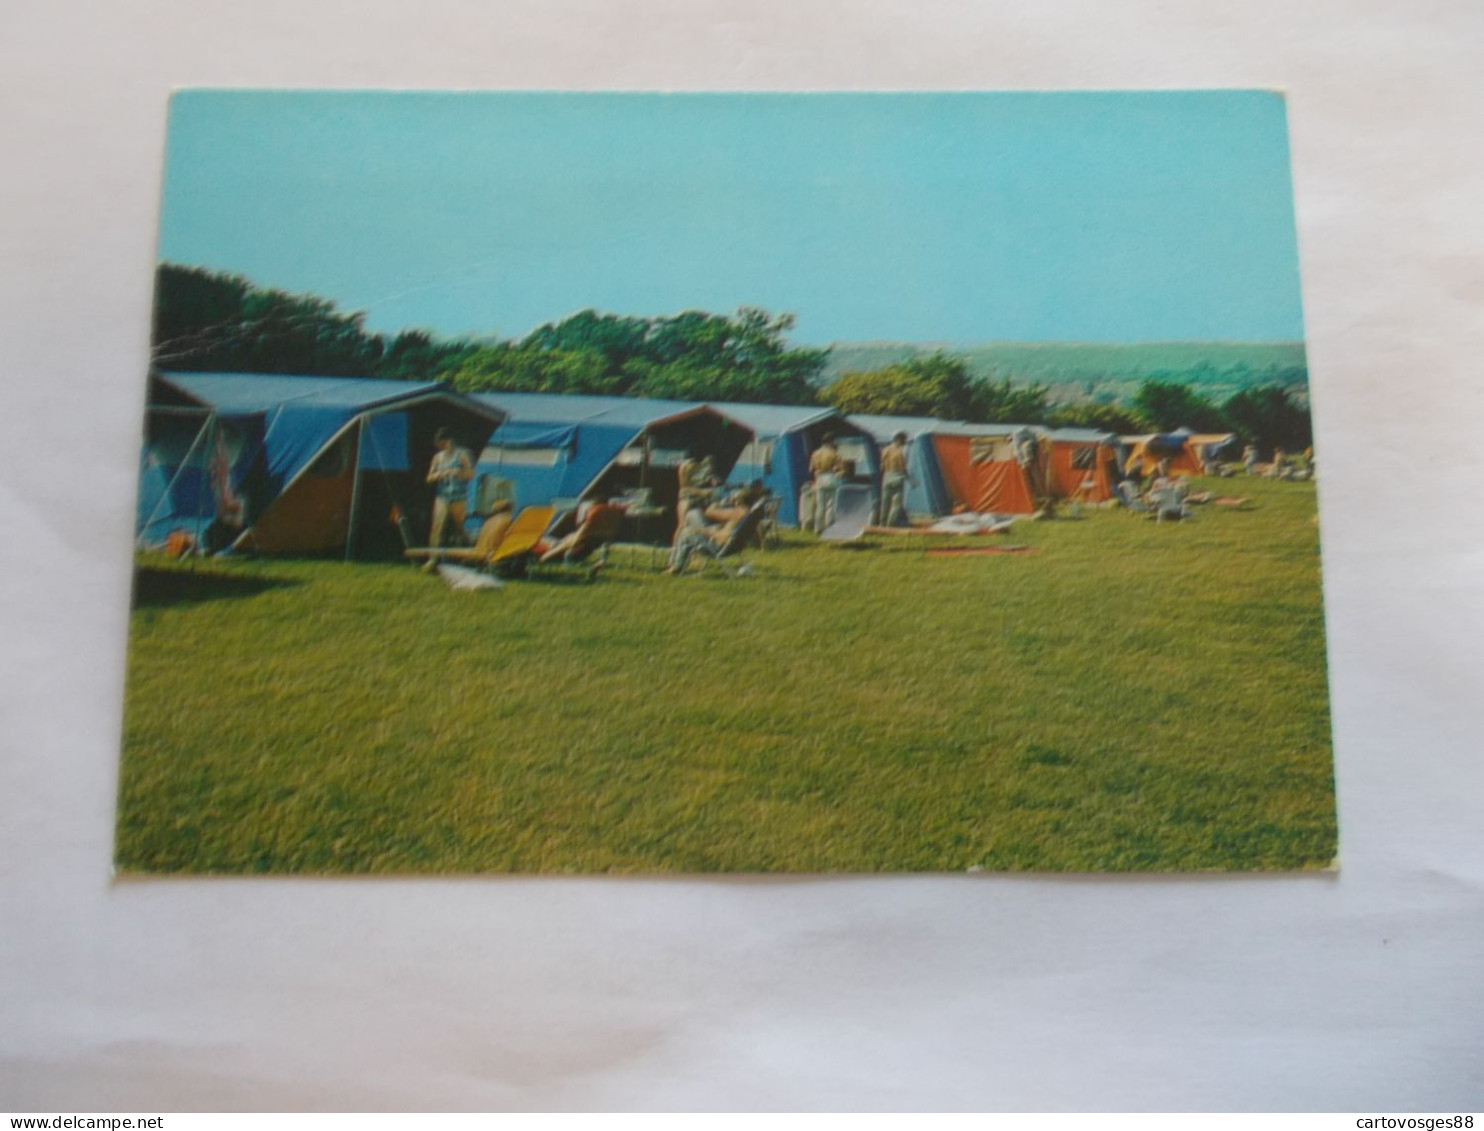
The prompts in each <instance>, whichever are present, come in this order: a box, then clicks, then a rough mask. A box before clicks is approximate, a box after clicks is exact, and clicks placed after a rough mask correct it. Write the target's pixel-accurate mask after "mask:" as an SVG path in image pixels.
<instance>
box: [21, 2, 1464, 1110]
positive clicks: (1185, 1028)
mask: <svg viewBox="0 0 1484 1131" xmlns="http://www.w3.org/2000/svg"><path fill="white" fill-rule="evenodd" d="M1481 48H1484V7H1481V6H1480V5H1479V4H1478V3H1477V0H1455V2H1451V3H1450V2H1439V3H1429V2H1427V0H1413V2H1407V3H1403V2H1396V3H1379V2H1374V0H1372V2H1354V0H1343V2H1341V0H1325V2H1318V3H1316V2H1309V3H1292V2H1289V0H1283V2H1278V0H1249V2H1247V3H1243V4H1228V3H1202V4H1170V3H1167V2H1164V0H1140V2H1137V3H1123V4H1109V3H1106V2H1100V0H1086V2H1080V3H1079V2H1073V0H1054V2H1037V3H1014V4H1011V3H989V2H979V3H970V2H961V3H945V2H939V0H891V2H871V3H860V4H855V5H845V4H840V3H833V2H827V0H807V2H806V0H773V2H766V3H741V2H724V0H702V2H696V0H671V2H668V3H656V2H650V3H632V2H619V3H606V4H605V3H599V2H598V0H558V2H547V3H534V2H532V3H520V4H510V3H505V4H489V3H476V2H470V3H459V2H454V0H418V2H417V3H415V4H409V3H405V2H403V0H358V2H355V3H340V2H319V3H310V2H306V0H252V2H246V0H230V2H221V0H209V2H205V0H195V2H186V0H179V2H166V0H156V2H152V3H148V2H141V3H126V4H118V3H82V2H79V0H67V2H54V3H51V4H49V5H41V4H34V3H33V4H23V3H16V2H14V0H12V2H11V3H8V4H5V5H4V6H3V8H0V91H3V97H0V169H3V170H4V171H3V173H0V392H3V398H4V407H3V410H0V505H3V515H4V519H5V522H4V537H3V538H0V570H3V581H4V584H3V587H0V626H3V650H0V660H3V667H0V674H3V679H0V742H3V763H0V797H3V799H4V803H5V804H4V812H5V816H4V821H3V825H0V1109H4V1108H9V1109H10V1110H17V1109H21V1110H26V1109H30V1110H38V1109H39V1110H47V1111H51V1110H55V1109H61V1110H69V1109H70V1110H106V1109H114V1110H127V1109H135V1110H138V1111H150V1110H172V1109H190V1108H207V1109H235V1108H244V1109H251V1108H277V1109H282V1108H301V1107H302V1108H339V1109H346V1110H352V1109H358V1108H378V1107H386V1108H397V1107H416V1108H506V1107H522V1108H524V1107H594V1106H621V1107H631V1106H632V1107H661V1108H668V1107H678V1106H700V1107H747V1108H753V1107H783V1106H787V1107H805V1108H814V1107H849V1108H855V1107H889V1108H897V1107H932V1108H940V1107H983V1108H1003V1109H1020V1108H1028V1109H1063V1108H1073V1109H1075V1108H1097V1109H1108V1108H1114V1109H1116V1108H1124V1107H1134V1108H1201V1109H1207V1108H1214V1109H1244V1108H1258V1109H1308V1108H1319V1109H1374V1110H1384V1109H1391V1110H1396V1109H1413V1110H1432V1111H1439V1110H1442V1111H1446V1110H1448V1109H1453V1108H1460V1107H1461V1108H1468V1107H1472V1108H1474V1109H1478V1108H1479V1107H1480V1106H1481V1105H1484V1067H1481V1066H1484V838H1481V835H1480V824H1481V819H1484V818H1481V805H1480V802H1481V798H1484V759H1481V757H1480V752H1481V745H1484V743H1481V740H1480V737H1481V727H1480V723H1481V719H1484V710H1481V700H1484V683H1481V679H1480V673H1479V658H1480V647H1481V644H1480V642H1481V640H1484V615H1481V614H1484V584H1481V574H1480V569H1481V566H1484V530H1481V519H1480V514H1481V497H1484V492H1481V487H1484V474H1481V473H1484V444H1481V442H1480V436H1481V422H1484V382H1481V377H1480V374H1481V365H1484V333H1481V331H1484V318H1481V308H1484V222H1481V219H1480V217H1481V216H1484V166H1481V159H1480V152H1481V147H1480V139H1481V137H1484V113H1481V99H1480V85H1479V80H1478V78H1477V71H1478V68H1479V64H1480V60H1481V58H1484V50H1481ZM190 84H209V85H259V86H262V85H268V86H271V85H298V86H363V87H364V86H378V87H381V86H392V87H401V86H416V87H463V86H467V87H550V88H564V87H603V88H607V87H618V88H672V89H686V88H756V89H780V88H790V89H797V88H824V87H844V88H855V89H870V88H899V89H902V88H1060V87H1081V88H1089V87H1091V88H1120V87H1191V86H1206V87H1209V86H1242V87H1252V86H1263V87H1276V88H1282V89H1285V90H1287V91H1288V92H1289V94H1290V117H1291V125H1292V134H1293V146H1294V154H1295V159H1294V169H1295V176H1296V182H1297V198H1298V200H1297V203H1298V220H1299V230H1300V244H1301V251H1302V259H1303V274H1304V292H1305V301H1306V310H1307V318H1308V340H1309V345H1310V362H1311V366H1312V374H1313V391H1314V400H1315V403H1316V405H1317V412H1318V418H1317V424H1318V447H1319V449H1320V450H1321V451H1322V453H1323V470H1324V476H1325V478H1324V480H1323V482H1322V484H1321V500H1322V507H1323V536H1324V543H1325V555H1326V556H1325V583H1326V588H1327V595H1328V610H1329V633H1330V637H1329V642H1330V656H1331V665H1332V667H1331V671H1332V684H1333V689H1334V711H1335V723H1336V738H1337V750H1338V762H1339V791H1340V805H1341V822H1342V824H1341V836H1342V858H1343V865H1342V871H1341V872H1340V873H1339V874H1338V875H1337V876H1294V877H1255V878H1254V877H1248V878H1176V879H1117V878H1113V879H1110V878H1021V877H1014V878H1010V877H984V876H965V877H927V878H893V879H876V878H859V879H795V880H788V879H783V880H757V879H735V880H683V879H669V880H641V879H623V880H617V879H552V880H531V879H505V880H501V879H480V880H418V881H397V882H386V881H373V880H355V881H351V880H347V881H302V880H301V881H296V882H286V881H276V880H252V879H240V880H226V881H213V882H197V881H189V882H188V881H164V882H128V883H118V884H116V883H113V882H111V881H110V878H109V854H110V839H111V836H112V814H113V798H114V787H115V779H116V758H117V745H118V734H119V726H120V695H121V686H122V678H123V656H124V633H125V625H126V608H125V606H126V603H127V596H128V582H129V544H130V519H131V516H132V514H133V492H134V486H135V484H134V471H135V467H136V453H137V442H138V435H139V420H140V405H141V398H142V392H143V369H144V362H145V358H146V354H147V344H148V342H147V335H148V325H149V301H150V290H149V288H150V282H151V269H152V264H153V250H154V239H155V216H156V209H157V207H158V192H159V180H160V169H161V153H162V146H163V139H164V127H165V98H166V92H167V91H168V89H169V88H170V87H171V86H172V85H190Z"/></svg>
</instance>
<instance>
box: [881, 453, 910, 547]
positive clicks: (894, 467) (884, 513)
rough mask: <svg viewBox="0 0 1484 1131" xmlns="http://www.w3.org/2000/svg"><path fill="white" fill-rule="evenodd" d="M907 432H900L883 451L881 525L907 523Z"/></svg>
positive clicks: (902, 524)
mask: <svg viewBox="0 0 1484 1131" xmlns="http://www.w3.org/2000/svg"><path fill="white" fill-rule="evenodd" d="M911 482H912V476H911V474H910V473H909V472H908V471H907V433H905V432H898V433H897V434H896V435H895V436H893V437H892V438H891V443H889V444H887V445H886V447H885V448H883V449H882V452H881V525H882V526H906V525H907V484H909V483H911Z"/></svg>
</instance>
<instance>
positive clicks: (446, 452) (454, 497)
mask: <svg viewBox="0 0 1484 1131" xmlns="http://www.w3.org/2000/svg"><path fill="white" fill-rule="evenodd" d="M433 443H434V444H436V445H437V447H438V450H437V451H436V452H434V453H433V462H432V463H431V464H430V465H429V466H428V482H429V483H431V484H432V485H433V532H432V533H431V534H430V535H429V536H428V545H430V546H432V547H433V548H434V549H435V550H436V549H437V548H438V547H439V546H442V545H443V529H444V527H446V526H447V525H448V523H449V520H452V521H453V530H454V538H455V540H456V541H459V542H462V541H463V539H464V505H465V504H464V497H465V496H466V495H467V494H468V491H469V480H471V479H473V478H474V461H473V460H472V459H470V458H469V453H468V452H466V451H465V450H464V449H463V448H461V447H459V446H458V445H457V444H456V443H454V439H453V433H452V432H450V431H449V430H448V429H447V428H440V429H438V431H437V432H435V433H434V434H433Z"/></svg>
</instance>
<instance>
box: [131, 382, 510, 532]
mask: <svg viewBox="0 0 1484 1131" xmlns="http://www.w3.org/2000/svg"><path fill="white" fill-rule="evenodd" d="M502 419H503V414H501V413H500V412H499V411H498V410H497V409H494V408H492V407H490V406H487V405H482V404H479V403H478V402H476V401H474V400H472V399H471V398H468V397H464V396H461V395H459V394H458V393H454V392H451V391H450V390H448V389H447V388H446V387H445V386H443V385H440V384H437V383H436V382H429V381H381V380H373V379H369V378H349V377H290V376H280V375H277V374H254V373H164V372H156V373H152V374H151V375H150V381H149V394H148V401H147V410H146V418H145V442H144V449H143V458H142V466H141V471H140V491H139V508H138V514H137V516H136V517H137V524H136V533H137V537H138V541H139V543H140V544H141V545H143V546H159V545H162V544H164V543H166V541H167V540H168V539H169V538H170V536H171V535H172V534H176V533H182V534H184V535H185V536H186V537H188V538H189V540H190V543H191V544H192V545H194V546H195V547H197V548H198V549H200V550H202V551H210V550H219V549H222V548H225V547H228V546H231V547H232V548H234V549H238V550H245V551H255V552H258V553H265V554H318V553H328V552H342V553H344V555H345V556H346V557H352V556H363V557H365V556H381V555H385V554H391V553H397V552H400V550H401V549H402V547H403V544H404V542H405V541H406V539H407V535H404V534H402V533H401V532H402V531H404V530H407V529H408V527H407V526H406V525H403V524H399V523H398V522H397V521H396V520H395V516H397V515H400V516H401V517H402V518H403V519H405V522H406V523H410V524H412V528H413V529H416V528H417V527H419V526H422V525H424V524H425V522H426V517H427V515H428V512H429V510H430V508H431V498H430V496H431V491H430V488H428V486H427V483H426V480H425V475H426V468H427V466H428V463H429V461H430V460H431V459H432V454H433V450H434V443H433V436H434V433H435V432H437V430H438V429H439V428H447V429H449V430H450V431H451V432H453V433H454V435H455V437H456V438H457V440H458V442H459V443H460V444H462V445H464V446H467V447H472V448H475V449H478V448H479V447H482V446H483V444H484V442H485V440H486V439H487V437H488V436H489V434H490V432H492V431H493V430H494V428H495V427H496V426H497V425H498V424H499V423H500V421H501V420H502Z"/></svg>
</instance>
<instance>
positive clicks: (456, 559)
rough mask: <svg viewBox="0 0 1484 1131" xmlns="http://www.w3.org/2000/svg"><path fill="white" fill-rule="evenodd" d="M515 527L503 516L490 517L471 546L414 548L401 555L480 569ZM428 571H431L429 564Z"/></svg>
mask: <svg viewBox="0 0 1484 1131" xmlns="http://www.w3.org/2000/svg"><path fill="white" fill-rule="evenodd" d="M514 528H515V525H514V523H513V522H511V521H510V519H509V518H507V517H505V516H491V517H489V518H486V519H485V520H484V525H483V526H481V527H480V528H479V537H478V538H476V539H475V540H474V545H472V546H414V547H412V548H411V549H408V550H404V551H403V553H404V554H405V555H406V556H407V557H408V558H409V559H410V560H412V561H425V562H430V563H442V562H453V563H456V564H458V565H462V566H472V567H475V568H482V567H485V566H488V565H489V564H490V561H491V559H493V558H494V556H495V554H496V552H497V551H498V550H499V549H500V547H501V546H502V545H503V544H504V541H505V539H506V537H508V535H509V534H510V532H511V531H512V530H514ZM427 568H428V569H432V568H433V567H432V565H431V564H430V565H429V566H428V567H427Z"/></svg>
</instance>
